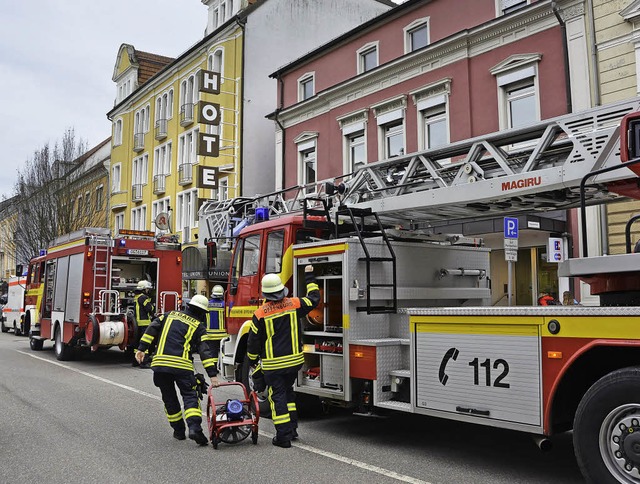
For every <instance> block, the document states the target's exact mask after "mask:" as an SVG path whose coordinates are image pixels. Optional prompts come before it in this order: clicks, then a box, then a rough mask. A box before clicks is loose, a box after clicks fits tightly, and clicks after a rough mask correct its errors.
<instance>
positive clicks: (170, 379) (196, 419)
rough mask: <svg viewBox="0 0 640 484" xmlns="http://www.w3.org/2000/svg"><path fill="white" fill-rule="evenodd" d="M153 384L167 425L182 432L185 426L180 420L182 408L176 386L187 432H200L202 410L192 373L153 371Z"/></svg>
mask: <svg viewBox="0 0 640 484" xmlns="http://www.w3.org/2000/svg"><path fill="white" fill-rule="evenodd" d="M153 384H154V385H155V386H157V387H158V388H159V389H160V393H161V394H162V401H163V402H164V410H165V413H166V414H167V419H168V420H169V425H171V427H172V428H173V429H174V430H182V431H184V429H185V425H184V420H183V419H182V408H181V406H180V400H178V394H177V393H176V386H177V387H178V390H180V395H182V402H183V403H184V417H185V419H186V421H187V426H188V427H189V430H192V431H198V430H202V410H200V401H199V400H198V394H197V392H196V377H195V375H194V374H193V373H191V372H188V371H185V372H180V373H166V372H161V371H156V370H154V372H153Z"/></svg>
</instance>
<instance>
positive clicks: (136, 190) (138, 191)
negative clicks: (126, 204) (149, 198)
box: [131, 183, 143, 202]
mask: <svg viewBox="0 0 640 484" xmlns="http://www.w3.org/2000/svg"><path fill="white" fill-rule="evenodd" d="M142 187H143V185H142V184H141V183H140V184H137V185H131V200H132V201H134V202H141V201H142Z"/></svg>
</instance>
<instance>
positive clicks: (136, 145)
mask: <svg viewBox="0 0 640 484" xmlns="http://www.w3.org/2000/svg"><path fill="white" fill-rule="evenodd" d="M142 150H144V133H135V134H134V135H133V151H142Z"/></svg>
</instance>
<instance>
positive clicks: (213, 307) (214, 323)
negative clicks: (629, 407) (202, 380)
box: [203, 285, 227, 365]
mask: <svg viewBox="0 0 640 484" xmlns="http://www.w3.org/2000/svg"><path fill="white" fill-rule="evenodd" d="M206 328H207V334H206V335H205V336H204V337H203V339H204V340H205V341H207V343H208V344H209V349H210V350H211V354H212V355H213V357H214V360H215V362H216V365H217V364H218V354H219V353H220V341H221V340H222V339H224V338H226V337H227V332H226V331H225V326H224V289H223V287H222V286H220V285H215V286H213V289H212V290H211V299H209V311H208V312H207V323H206Z"/></svg>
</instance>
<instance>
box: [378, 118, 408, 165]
mask: <svg viewBox="0 0 640 484" xmlns="http://www.w3.org/2000/svg"><path fill="white" fill-rule="evenodd" d="M381 129H382V132H383V134H384V157H383V158H393V157H394V156H402V155H404V122H403V121H402V120H400V121H394V122H392V123H388V124H385V125H382V126H381Z"/></svg>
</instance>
